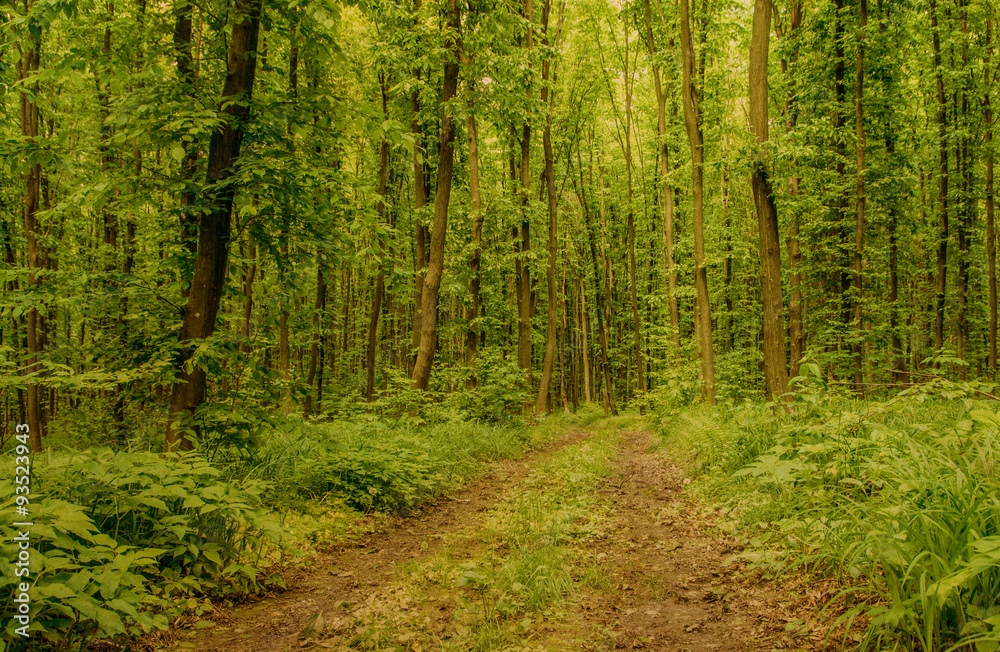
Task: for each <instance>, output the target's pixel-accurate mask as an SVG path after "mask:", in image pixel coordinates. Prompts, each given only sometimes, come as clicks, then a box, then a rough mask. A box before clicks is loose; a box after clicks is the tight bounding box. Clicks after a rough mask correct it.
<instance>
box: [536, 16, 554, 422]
mask: <svg viewBox="0 0 1000 652" xmlns="http://www.w3.org/2000/svg"><path fill="white" fill-rule="evenodd" d="M550 7H551V2H549V0H546V2H545V5H544V6H543V8H542V30H543V32H542V45H543V46H544V47H545V48H548V47H549V9H550ZM550 77H551V79H552V82H553V85H554V83H555V65H554V64H553V63H552V62H550V61H549V60H548V59H547V58H546V59H544V60H542V91H541V97H542V102H543V103H544V104H545V105H546V107H547V109H548V110H547V112H546V114H545V130H544V132H543V133H542V150H543V155H544V157H545V174H544V176H545V189H546V195H547V198H548V208H549V232H548V236H549V237H548V243H547V249H548V253H549V260H548V266H547V267H546V270H545V285H546V289H547V290H548V311H547V313H548V314H547V318H548V322H547V326H546V330H545V358H544V360H543V362H542V377H541V379H540V380H539V383H538V397H537V398H536V399H535V411H534V413H535V414H536V415H538V414H541V413H542V412H543V411H544V410H545V407H546V405H547V404H548V399H549V386H550V384H551V382H552V370H553V367H554V366H555V359H556V345H557V342H556V329H557V326H558V324H557V320H558V318H559V314H558V308H559V306H558V298H557V296H556V253H557V245H556V237H557V233H558V225H557V222H556V219H557V213H556V208H557V204H556V202H557V197H556V180H555V170H554V169H553V168H554V156H553V153H552V112H553V110H554V108H555V91H554V90H553V91H552V92H550V91H549V79H550Z"/></svg>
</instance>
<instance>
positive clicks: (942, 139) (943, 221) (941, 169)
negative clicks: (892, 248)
mask: <svg viewBox="0 0 1000 652" xmlns="http://www.w3.org/2000/svg"><path fill="white" fill-rule="evenodd" d="M930 10H931V11H930V14H931V42H932V45H933V48H934V77H935V81H936V82H937V101H938V115H937V123H938V160H939V164H938V183H939V186H938V207H939V210H940V213H939V215H940V231H939V233H938V248H937V314H936V318H935V321H934V348H935V349H937V350H940V349H941V347H942V346H944V295H945V288H946V287H947V285H946V284H947V281H948V113H947V105H946V103H945V97H944V71H943V70H942V66H941V35H940V31H939V29H938V19H937V0H930ZM935 366H936V365H935Z"/></svg>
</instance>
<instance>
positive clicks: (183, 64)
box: [173, 0, 198, 296]
mask: <svg viewBox="0 0 1000 652" xmlns="http://www.w3.org/2000/svg"><path fill="white" fill-rule="evenodd" d="M193 12H194V4H193V3H191V2H190V1H189V0H177V1H176V3H175V4H174V14H175V17H176V18H175V23H174V34H173V39H174V50H175V51H176V62H177V63H176V65H177V78H178V81H179V82H180V90H181V95H182V96H184V97H192V98H193V97H195V72H194V54H193V49H192V43H191V32H192V20H191V15H192V13H193ZM195 142H196V141H195V140H194V139H191V140H184V141H182V142H181V143H180V145H181V148H182V149H183V150H184V155H183V156H182V158H181V170H180V177H181V179H180V180H181V182H182V183H183V184H184V186H185V188H184V190H182V191H181V193H180V216H181V242H182V243H183V244H184V248H185V249H186V250H187V252H188V253H189V254H190V255H191V256H192V257H193V256H194V255H195V253H196V251H197V249H198V215H197V213H196V210H195V200H196V198H197V193H196V192H195V190H194V188H193V183H192V179H193V178H194V173H195V170H196V169H197V163H198V148H197V146H196V144H195ZM189 291H190V290H189V289H185V290H184V291H183V295H184V296H187V292H189Z"/></svg>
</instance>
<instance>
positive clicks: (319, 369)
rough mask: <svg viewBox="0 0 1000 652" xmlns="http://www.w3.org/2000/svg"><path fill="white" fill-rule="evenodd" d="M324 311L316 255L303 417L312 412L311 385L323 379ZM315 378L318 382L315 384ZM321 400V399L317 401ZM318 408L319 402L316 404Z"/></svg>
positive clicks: (320, 263)
mask: <svg viewBox="0 0 1000 652" xmlns="http://www.w3.org/2000/svg"><path fill="white" fill-rule="evenodd" d="M325 311H326V277H325V276H324V275H323V259H322V254H321V253H319V252H317V255H316V303H315V304H314V305H313V317H312V331H313V332H312V342H311V344H310V346H309V375H308V376H307V377H306V387H307V388H308V389H307V391H306V401H305V406H304V412H305V416H307V417H308V416H310V415H311V414H312V410H313V402H312V397H313V383H314V382H316V384H317V385H320V383H322V377H323V345H322V341H323V333H322V330H323V313H324V312H325ZM317 376H318V377H319V379H320V380H319V381H318V382H317ZM317 393H318V395H319V397H322V390H318V392H317ZM319 400H322V399H321V398H319V399H318V401H319ZM317 406H319V402H317Z"/></svg>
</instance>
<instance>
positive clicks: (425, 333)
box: [410, 0, 461, 390]
mask: <svg viewBox="0 0 1000 652" xmlns="http://www.w3.org/2000/svg"><path fill="white" fill-rule="evenodd" d="M447 8H448V10H447V13H448V15H449V21H448V27H449V28H450V29H451V30H453V32H452V33H451V34H449V36H448V41H449V42H448V45H447V49H448V50H449V51H450V58H449V59H448V61H447V62H446V63H445V66H444V86H443V91H442V95H441V103H442V106H441V143H440V149H439V150H438V173H437V191H436V193H435V196H434V225H433V229H432V231H431V247H430V262H429V263H428V265H427V276H426V277H425V278H424V287H423V296H422V297H421V298H422V307H421V312H422V317H421V326H420V346H419V348H418V350H417V360H416V362H415V363H414V365H413V376H412V378H411V384H410V387H411V389H419V390H426V389H427V386H428V382H429V381H430V377H431V365H432V364H433V362H434V349H435V345H436V343H437V299H438V290H439V288H440V287H441V275H442V273H443V272H444V245H445V231H446V229H447V228H448V202H449V200H450V199H451V180H452V176H453V172H454V154H455V119H454V116H453V115H452V114H451V112H450V107H449V106H448V102H449V101H451V99H452V98H454V97H455V93H456V92H457V90H458V41H457V34H458V30H459V27H460V26H461V12H460V10H459V8H458V5H457V4H456V0H448V3H447Z"/></svg>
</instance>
